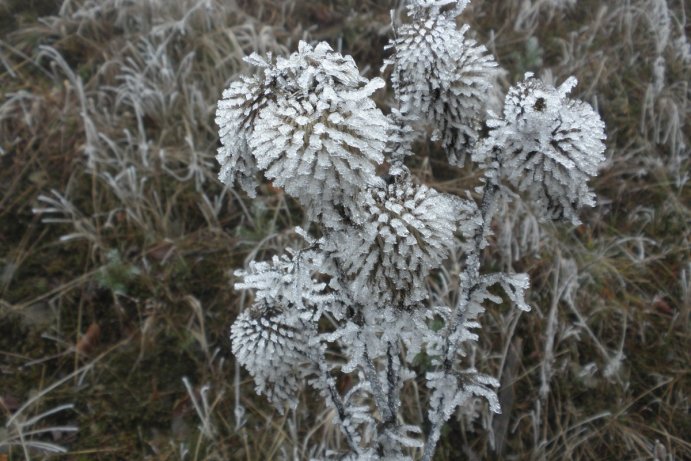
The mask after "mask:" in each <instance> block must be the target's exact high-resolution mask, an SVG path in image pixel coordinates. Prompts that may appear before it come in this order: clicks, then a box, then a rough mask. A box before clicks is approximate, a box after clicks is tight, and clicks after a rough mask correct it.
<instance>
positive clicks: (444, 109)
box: [387, 1, 496, 165]
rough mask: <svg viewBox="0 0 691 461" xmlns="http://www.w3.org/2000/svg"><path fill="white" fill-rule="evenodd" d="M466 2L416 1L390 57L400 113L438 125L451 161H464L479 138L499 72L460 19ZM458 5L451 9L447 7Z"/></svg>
mask: <svg viewBox="0 0 691 461" xmlns="http://www.w3.org/2000/svg"><path fill="white" fill-rule="evenodd" d="M467 3H468V2H467V1H461V2H456V1H414V2H412V4H411V5H409V7H408V14H409V15H410V16H411V17H412V22H411V23H409V24H404V25H402V26H400V27H399V28H398V29H397V30H396V34H397V36H396V38H395V39H394V40H392V41H391V44H390V45H389V46H390V47H391V48H393V49H394V54H393V56H392V57H391V58H390V59H389V60H388V61H387V63H388V64H392V65H393V72H392V75H391V82H392V85H393V88H394V91H395V93H396V97H397V99H398V100H399V101H400V104H401V112H403V113H406V114H411V115H418V116H419V117H420V119H422V120H427V121H429V122H430V123H431V125H432V127H433V128H434V137H435V139H436V138H439V139H441V142H442V145H443V147H444V149H445V150H446V152H447V154H448V156H449V161H450V162H451V163H452V164H460V165H462V164H463V162H464V160H465V156H466V152H467V149H468V148H469V147H470V146H472V145H473V144H474V143H475V141H476V140H477V137H478V130H479V129H480V126H481V121H482V119H483V118H484V115H485V113H484V111H485V109H484V108H485V106H486V103H487V99H488V97H489V89H490V87H491V85H492V81H493V79H494V74H495V72H496V63H495V61H494V58H493V57H492V56H491V55H489V54H488V53H487V49H486V48H485V47H484V46H482V45H479V44H478V43H477V42H476V41H475V40H474V39H472V38H470V37H468V29H469V27H468V26H467V25H465V26H463V27H461V28H460V29H459V28H458V27H457V26H456V19H455V17H456V16H457V15H458V14H459V13H460V12H461V11H462V10H463V8H464V7H465V5H466V4H467ZM450 4H455V5H456V8H454V9H451V10H450V11H441V8H442V7H445V6H448V5H450Z"/></svg>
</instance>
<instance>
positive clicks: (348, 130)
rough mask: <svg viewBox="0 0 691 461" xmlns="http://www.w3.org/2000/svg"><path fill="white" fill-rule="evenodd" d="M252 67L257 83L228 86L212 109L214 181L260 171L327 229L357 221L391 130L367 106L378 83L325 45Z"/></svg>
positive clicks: (248, 80)
mask: <svg viewBox="0 0 691 461" xmlns="http://www.w3.org/2000/svg"><path fill="white" fill-rule="evenodd" d="M251 62H252V63H254V64H256V65H259V66H261V67H263V70H264V79H263V80H260V79H259V78H258V77H257V78H246V79H243V80H241V81H240V82H235V83H233V84H231V87H230V88H229V89H228V90H227V91H226V93H225V94H224V100H223V101H221V103H219V110H218V113H217V120H218V121H219V122H220V123H219V126H221V137H222V142H223V144H224V147H223V148H222V149H221V151H219V156H218V158H219V161H220V162H221V165H222V167H221V177H222V178H221V179H223V180H224V181H225V182H228V181H231V180H232V179H234V177H235V176H237V177H238V178H240V179H244V178H245V176H249V177H253V175H254V171H256V170H260V171H262V172H263V173H264V175H265V176H266V177H267V178H268V179H271V180H272V181H273V182H274V184H275V185H276V186H279V187H282V188H284V189H285V191H286V192H287V193H288V194H290V195H291V196H293V197H295V198H296V199H298V201H300V203H301V204H302V205H303V206H304V207H305V208H306V210H307V212H308V214H309V215H310V217H311V218H312V219H319V220H321V221H322V223H323V224H324V225H326V226H327V227H337V226H338V225H339V223H340V221H341V220H342V218H343V217H344V216H348V218H349V219H357V217H358V216H359V215H360V213H361V211H362V210H361V206H360V202H361V200H360V195H361V192H360V191H361V190H362V188H363V186H366V185H368V184H370V183H372V182H373V181H374V180H375V167H376V165H377V164H379V163H381V162H382V161H383V151H384V147H385V144H386V139H387V133H388V131H389V130H390V127H389V121H388V119H387V118H386V116H384V114H382V112H381V111H380V110H379V109H378V108H377V107H376V106H375V104H374V101H373V100H372V99H371V95H372V93H374V91H376V90H377V89H379V88H381V87H383V86H384V82H383V81H382V80H381V79H373V80H368V79H366V78H364V77H361V76H360V74H359V71H358V69H357V66H356V65H355V63H354V61H353V59H352V58H351V57H350V56H342V55H341V54H339V53H336V52H334V51H333V50H332V49H331V48H330V47H329V45H328V44H326V43H324V42H322V43H319V44H318V45H316V46H315V47H312V46H310V45H308V44H306V43H305V42H300V45H299V48H298V51H297V52H295V53H293V54H291V55H290V56H289V57H287V58H278V59H277V60H276V62H275V63H270V62H268V61H264V60H261V58H258V57H257V56H253V57H252V60H251ZM224 136H225V140H224ZM241 184H242V183H241Z"/></svg>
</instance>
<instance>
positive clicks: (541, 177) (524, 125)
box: [485, 74, 605, 224]
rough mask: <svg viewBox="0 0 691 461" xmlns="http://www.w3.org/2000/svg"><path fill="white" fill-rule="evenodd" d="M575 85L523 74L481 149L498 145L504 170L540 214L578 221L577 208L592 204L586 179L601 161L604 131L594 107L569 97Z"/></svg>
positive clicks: (592, 195)
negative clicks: (501, 117) (533, 202)
mask: <svg viewBox="0 0 691 461" xmlns="http://www.w3.org/2000/svg"><path fill="white" fill-rule="evenodd" d="M575 84H576V79H575V78H573V77H572V78H570V79H568V80H566V82H564V83H563V84H562V85H561V86H560V87H559V88H554V87H552V86H550V85H547V84H545V83H543V82H542V81H541V80H539V79H537V78H535V77H533V76H532V74H526V79H525V80H524V81H523V82H521V83H519V84H517V85H515V86H514V87H512V88H511V89H510V90H509V93H508V94H507V96H506V101H505V105H504V119H503V120H495V121H492V122H490V125H491V127H492V128H493V130H492V132H491V133H490V137H489V139H488V140H487V142H486V144H485V149H487V148H490V149H497V148H499V149H501V151H502V154H501V163H502V168H503V171H504V174H505V175H506V176H507V177H508V179H509V180H510V181H511V182H512V183H513V184H514V185H515V186H516V187H518V189H519V190H521V191H528V193H529V194H530V195H531V197H532V198H533V199H534V200H535V201H536V203H537V205H538V209H539V210H540V211H541V213H542V215H543V217H545V218H548V219H565V220H570V221H571V222H573V223H574V224H577V223H578V222H579V220H578V216H577V213H578V210H579V209H580V208H581V207H582V206H593V205H595V196H594V194H593V193H592V192H591V191H590V190H589V189H588V184H587V181H588V179H589V178H590V177H591V176H594V175H596V174H597V170H598V167H599V166H600V164H601V163H602V162H603V161H604V160H605V157H604V154H603V153H604V150H605V144H604V139H605V133H604V123H603V122H602V119H601V118H600V116H599V115H598V114H597V113H596V112H595V111H594V110H593V108H592V107H590V106H589V105H588V104H586V103H584V102H582V101H578V100H574V99H569V98H567V96H566V95H567V94H568V93H569V92H570V91H571V89H572V88H573V87H574V86H575Z"/></svg>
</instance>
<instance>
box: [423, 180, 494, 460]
mask: <svg viewBox="0 0 691 461" xmlns="http://www.w3.org/2000/svg"><path fill="white" fill-rule="evenodd" d="M495 177H496V176H495V175H491V176H490V177H488V178H487V179H486V181H485V187H484V189H483V192H482V201H481V204H480V213H481V216H482V224H481V225H480V226H478V228H477V229H476V231H475V235H474V237H473V240H472V246H470V248H469V249H468V251H467V253H466V256H465V267H464V269H463V272H462V273H461V275H460V280H461V282H460V296H459V297H458V301H457V302H456V308H455V310H454V312H455V316H454V317H453V319H452V322H451V324H450V325H449V328H448V329H447V331H446V334H445V336H444V348H443V354H442V356H443V357H444V361H443V364H442V372H443V373H444V375H448V374H450V373H451V372H452V369H453V364H454V361H455V360H454V359H455V357H456V354H457V352H458V347H459V341H458V340H457V338H456V333H457V332H458V329H459V327H460V326H461V325H463V324H464V323H465V322H466V321H467V320H468V305H469V304H470V300H471V299H472V296H473V293H474V292H475V290H477V289H478V288H479V286H480V284H479V281H480V253H481V251H482V249H483V248H484V246H485V235H486V233H487V229H488V227H489V225H490V224H491V222H492V216H493V215H494V211H495V208H496V195H497V192H498V191H499V184H498V183H497V182H496V179H495ZM430 420H432V421H434V423H433V424H432V427H431V428H430V432H429V435H428V437H427V443H426V444H425V450H424V453H423V456H422V461H431V459H432V456H433V455H434V451H435V450H436V447H437V442H438V441H439V437H440V435H441V428H442V426H443V425H444V424H445V423H446V418H445V417H444V402H443V401H442V402H440V403H439V405H438V407H437V414H436V417H435V418H430Z"/></svg>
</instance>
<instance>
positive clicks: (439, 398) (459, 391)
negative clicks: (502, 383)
mask: <svg viewBox="0 0 691 461" xmlns="http://www.w3.org/2000/svg"><path fill="white" fill-rule="evenodd" d="M426 377H427V387H428V388H429V389H430V390H432V395H431V397H430V407H429V420H430V422H431V423H432V424H436V423H438V421H439V418H440V417H441V418H442V419H441V421H447V420H448V419H449V418H450V417H451V415H452V414H453V412H454V411H456V408H458V407H459V406H467V403H468V401H469V400H470V399H472V398H474V397H481V398H483V399H485V400H486V401H487V403H488V404H489V407H490V410H491V411H492V412H494V413H501V406H500V405H499V399H498V397H497V393H496V390H495V389H496V388H498V387H499V381H497V380H496V379H495V378H493V377H491V376H488V375H483V374H481V373H478V372H477V370H475V369H473V368H471V369H468V370H464V371H462V372H460V373H458V374H457V375H452V374H447V373H441V372H429V373H427V375H426Z"/></svg>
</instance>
